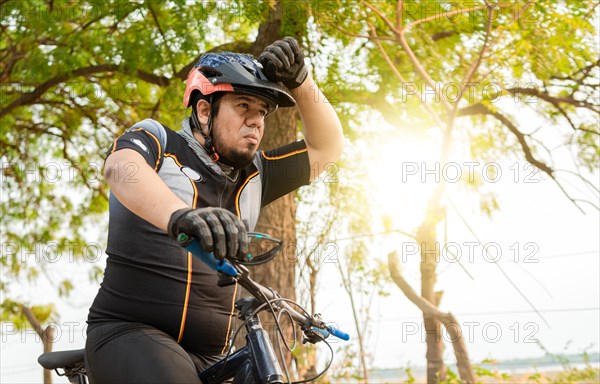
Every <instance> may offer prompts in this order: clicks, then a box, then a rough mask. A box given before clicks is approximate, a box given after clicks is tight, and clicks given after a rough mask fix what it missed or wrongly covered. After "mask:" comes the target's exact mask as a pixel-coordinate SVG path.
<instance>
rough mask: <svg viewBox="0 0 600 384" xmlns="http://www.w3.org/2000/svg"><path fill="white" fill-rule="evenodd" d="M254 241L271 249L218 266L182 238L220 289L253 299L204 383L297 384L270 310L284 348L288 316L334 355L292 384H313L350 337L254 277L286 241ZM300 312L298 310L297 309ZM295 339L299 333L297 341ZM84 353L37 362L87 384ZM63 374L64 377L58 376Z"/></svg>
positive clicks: (255, 237)
mask: <svg viewBox="0 0 600 384" xmlns="http://www.w3.org/2000/svg"><path fill="white" fill-rule="evenodd" d="M248 235H249V237H250V238H251V239H252V242H251V247H250V250H251V251H252V250H253V248H254V247H257V248H265V245H268V246H267V247H266V248H269V249H268V250H267V251H264V252H262V253H260V254H258V255H256V256H253V255H252V252H250V253H249V254H248V257H247V260H235V259H226V260H221V261H218V260H217V259H215V257H214V256H213V255H212V253H207V252H204V251H203V250H202V248H201V247H200V243H199V242H198V241H197V240H195V239H190V238H188V237H187V236H186V235H185V234H180V236H179V238H178V240H179V242H180V244H181V245H182V246H185V247H186V248H187V249H188V251H190V252H191V253H192V254H193V255H194V256H196V257H198V258H200V259H201V260H202V261H203V262H205V263H206V264H207V265H209V266H210V267H211V268H212V269H214V270H215V271H217V273H219V281H218V285H219V286H226V285H230V284H235V283H236V282H237V283H238V284H239V285H241V286H242V287H244V288H245V289H246V290H247V291H248V292H249V293H250V294H251V295H252V296H250V297H244V298H240V299H239V300H237V301H236V303H235V308H236V310H237V315H238V317H239V318H240V319H242V324H241V325H240V326H239V327H238V329H237V330H236V331H235V332H234V334H233V336H232V338H231V340H230V346H229V349H228V352H227V354H226V356H225V357H224V358H223V359H221V360H220V361H218V362H217V363H215V364H213V365H212V366H210V367H208V368H206V369H205V370H203V371H202V372H200V373H199V377H200V380H201V381H202V383H204V384H217V383H222V382H223V381H225V380H229V379H232V378H233V383H234V384H283V383H292V382H291V380H290V379H289V378H290V375H289V371H288V368H287V366H286V365H285V363H284V370H285V378H286V380H285V381H284V374H283V372H282V369H281V366H280V364H279V362H278V360H277V357H276V355H275V350H274V348H273V344H272V343H271V340H270V338H269V335H268V333H267V331H265V330H264V329H263V327H262V324H261V321H260V319H259V316H258V314H259V313H260V312H261V311H264V310H268V311H269V312H271V314H272V315H273V317H274V319H275V324H276V329H277V331H278V334H279V336H280V338H282V340H283V342H284V344H285V346H286V347H287V348H288V349H290V347H289V345H288V343H287V341H286V340H285V338H284V335H283V330H282V327H281V324H280V317H281V316H282V315H283V314H287V316H289V318H290V319H291V320H292V321H293V322H294V321H295V322H297V323H298V324H299V325H300V329H301V330H302V332H303V334H304V337H303V339H302V342H303V343H312V344H316V343H318V342H320V341H323V342H324V343H325V344H326V345H327V346H328V347H329V350H330V352H331V358H330V360H329V363H328V364H327V365H326V367H325V368H324V369H323V370H322V371H321V372H320V373H318V374H317V375H316V376H315V377H312V378H309V379H305V380H301V381H296V382H293V384H299V383H305V382H309V381H314V380H316V379H317V378H319V377H321V376H322V375H323V374H325V372H326V371H327V370H328V369H329V367H330V366H331V363H332V361H333V348H332V347H331V345H329V343H328V342H327V341H326V339H327V338H328V337H329V336H330V335H333V336H335V337H337V338H340V339H342V340H346V341H347V340H349V339H350V336H349V335H348V334H346V333H345V332H343V331H340V330H339V329H337V328H336V327H334V326H333V325H328V324H326V323H325V322H324V321H323V320H322V319H321V316H320V314H314V315H310V314H309V313H308V312H307V311H306V310H305V309H304V308H302V307H301V306H300V305H299V304H297V303H295V302H294V301H292V300H290V299H286V298H283V297H281V296H280V295H279V294H278V293H277V292H275V291H274V290H273V289H271V288H267V287H264V286H262V285H260V284H258V283H256V282H255V281H253V280H252V279H251V278H250V272H249V270H248V268H247V267H248V266H254V265H259V264H264V263H266V262H269V261H271V260H272V259H273V258H274V257H275V256H276V255H277V253H279V252H280V251H281V249H282V247H283V242H282V241H281V240H278V239H275V238H273V237H271V236H269V235H266V234H262V233H255V232H252V233H249V234H248ZM293 306H295V307H297V308H298V310H296V309H294V308H293ZM242 327H244V328H245V329H246V333H247V335H246V345H245V346H244V347H242V348H240V349H239V350H237V351H235V352H234V348H233V342H234V341H235V339H236V337H237V336H238V334H239V332H240V331H241V329H242ZM293 340H296V335H295V328H294V337H293ZM277 344H278V346H279V353H280V356H281V357H282V361H284V362H285V360H284V359H283V352H282V349H281V345H280V344H279V341H278V340H277ZM84 352H85V351H84V349H79V350H70V351H57V352H47V353H44V354H42V355H40V357H39V358H38V363H39V364H40V365H41V366H42V367H44V368H46V369H51V370H54V371H55V372H56V373H57V374H58V375H59V376H65V377H67V379H68V380H69V382H70V383H73V384H87V376H86V371H85V362H84ZM59 369H62V372H60V371H59Z"/></svg>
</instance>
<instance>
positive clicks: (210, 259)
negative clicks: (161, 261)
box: [185, 239, 238, 277]
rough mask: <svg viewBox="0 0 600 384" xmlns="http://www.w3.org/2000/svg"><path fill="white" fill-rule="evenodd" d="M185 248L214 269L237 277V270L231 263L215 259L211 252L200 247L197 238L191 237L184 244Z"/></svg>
mask: <svg viewBox="0 0 600 384" xmlns="http://www.w3.org/2000/svg"><path fill="white" fill-rule="evenodd" d="M185 249H187V250H188V251H189V252H191V253H192V255H194V256H196V257H197V258H199V259H200V260H202V262H203V263H204V264H206V265H208V266H209V267H210V268H212V269H214V270H215V271H219V272H223V273H224V274H226V275H229V276H233V277H237V275H238V273H237V270H236V269H235V268H234V267H233V265H231V263H229V261H227V260H217V259H216V258H215V255H213V253H212V252H206V251H205V250H203V249H202V247H201V246H200V242H199V241H198V240H196V239H193V240H192V242H191V243H189V244H188V245H186V246H185Z"/></svg>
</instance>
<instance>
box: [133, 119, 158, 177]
mask: <svg viewBox="0 0 600 384" xmlns="http://www.w3.org/2000/svg"><path fill="white" fill-rule="evenodd" d="M140 129H141V128H140ZM136 131H137V129H136ZM144 133H146V134H148V135H150V137H152V138H153V139H154V141H156V145H158V158H157V159H156V165H155V166H154V170H155V171H156V170H158V164H160V154H161V153H162V148H161V147H160V141H158V138H157V137H156V136H154V134H152V133H150V132H148V131H146V130H144Z"/></svg>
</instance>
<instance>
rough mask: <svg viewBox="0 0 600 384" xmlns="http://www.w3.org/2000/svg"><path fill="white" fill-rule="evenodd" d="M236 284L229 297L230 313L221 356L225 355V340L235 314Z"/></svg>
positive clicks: (226, 343)
mask: <svg viewBox="0 0 600 384" xmlns="http://www.w3.org/2000/svg"><path fill="white" fill-rule="evenodd" d="M237 288H238V283H237V280H236V282H235V288H234V289H233V296H232V297H231V313H230V314H229V323H228V324H227V333H226V334H225V345H224V346H223V349H222V350H221V355H222V354H224V353H225V350H226V349H227V346H228V345H229V343H228V342H227V338H228V337H229V331H230V330H231V319H233V314H234V312H235V296H236V294H237Z"/></svg>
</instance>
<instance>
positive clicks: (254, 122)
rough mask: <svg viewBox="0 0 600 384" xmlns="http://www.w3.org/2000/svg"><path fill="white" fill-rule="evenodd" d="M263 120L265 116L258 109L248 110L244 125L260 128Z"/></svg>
mask: <svg viewBox="0 0 600 384" xmlns="http://www.w3.org/2000/svg"><path fill="white" fill-rule="evenodd" d="M264 121H265V117H264V116H263V115H262V114H261V113H260V111H249V112H248V114H247V115H246V125H247V126H249V127H252V128H261V127H262V126H263V123H264Z"/></svg>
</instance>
